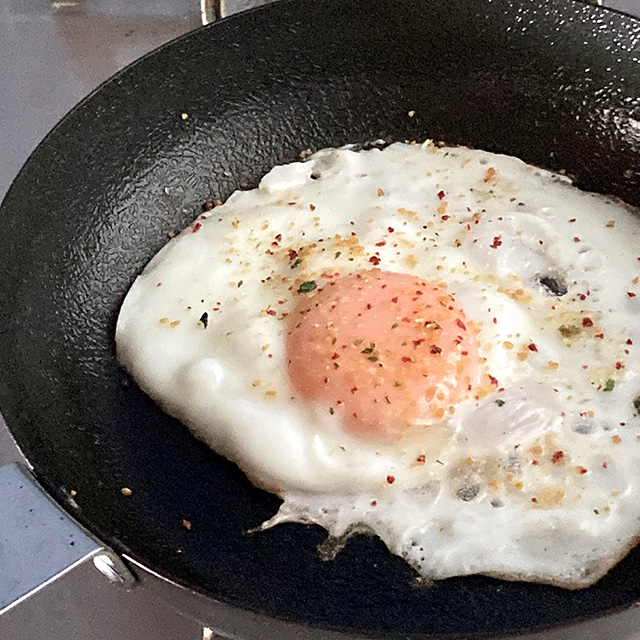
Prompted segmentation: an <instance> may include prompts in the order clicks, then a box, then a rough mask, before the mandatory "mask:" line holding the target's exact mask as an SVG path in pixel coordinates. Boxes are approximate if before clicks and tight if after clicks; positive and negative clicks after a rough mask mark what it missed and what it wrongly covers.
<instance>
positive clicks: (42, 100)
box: [0, 0, 640, 640]
mask: <svg viewBox="0 0 640 640" xmlns="http://www.w3.org/2000/svg"><path fill="white" fill-rule="evenodd" d="M271 1H273V0H136V1H131V0H56V1H53V0H2V2H0V59H1V60H2V63H1V64H0V88H1V89H0V114H1V119H0V200H2V198H3V197H4V195H5V193H6V191H7V189H8V188H9V185H10V184H11V182H12V180H13V179H14V177H15V176H16V174H17V173H18V171H19V169H20V167H21V166H22V164H23V163H24V162H25V161H26V159H27V158H28V156H29V155H30V153H31V152H32V151H33V150H34V149H35V147H36V145H37V144H38V143H39V142H40V140H41V139H42V138H43V137H44V136H45V135H46V133H47V132H48V131H49V130H50V129H51V128H52V127H53V126H54V125H55V124H56V123H57V122H58V121H59V120H60V118H62V116H64V115H65V113H67V111H69V110H70V109H71V108H72V107H73V106H74V105H75V104H76V103H77V102H79V101H80V100H81V99H82V98H83V97H85V96H86V95H87V94H89V93H90V92H91V91H92V90H93V89H95V88H96V87H97V86H98V85H99V84H100V83H102V82H103V81H104V80H106V79H107V78H108V77H109V76H111V75H113V74H114V73H115V72H116V71H118V70H119V69H122V68H123V67H124V66H126V65H127V64H129V63H130V62H132V61H134V60H135V59H137V58H139V57H140V56H142V55H144V54H145V53H147V52H149V51H151V50H153V49H155V48H156V47H158V46H160V45H162V44H164V43H165V42H168V41H169V40H172V39H173V38H176V37H177V36H179V35H181V34H183V33H186V32H187V31H190V30H192V29H195V28H196V27H198V26H200V25H202V24H207V23H208V22H211V21H214V20H215V19H216V18H217V17H220V16H224V15H229V14H231V13H235V12H237V11H242V10H244V9H247V8H250V7H254V6H259V5H262V4H267V3H268V2H271ZM599 4H604V5H605V6H608V7H612V8H615V9H619V10H622V11H626V12H627V13H631V14H635V15H638V16H640V0H606V1H605V2H603V3H599ZM20 461H21V456H20V452H19V451H18V450H17V448H16V447H15V445H14V443H13V441H12V439H11V436H10V435H9V433H8V431H7V429H6V426H5V425H4V424H3V423H2V419H1V418H0V465H4V464H7V463H11V462H20ZM1 569H2V558H1V557H0V572H1ZM0 579H2V576H1V575H0ZM43 591H44V593H49V594H50V595H47V596H46V597H44V598H42V597H41V603H42V609H41V611H43V612H46V616H45V615H43V616H36V617H29V618H28V619H25V616H22V619H19V618H18V617H16V620H14V624H12V625H10V626H9V627H4V628H3V627H2V622H1V620H0V636H1V637H2V638H7V640H26V639H27V638H28V639H29V640H44V639H45V638H46V639H47V640H72V639H74V638H83V639H84V638H86V639H90V640H128V639H130V638H136V639H137V640H150V639H152V638H153V639H154V640H200V639H203V640H208V639H211V638H215V637H219V636H216V635H215V634H214V633H213V632H212V631H211V630H210V629H208V627H206V626H203V624H202V623H200V622H199V621H198V618H199V616H198V615H197V612H196V611H195V610H194V609H191V610H189V607H182V608H181V612H180V613H178V611H177V610H174V609H173V608H172V607H171V606H169V605H168V604H167V601H166V600H164V599H162V593H161V592H162V590H160V591H158V590H157V589H156V590H153V589H149V588H146V586H145V584H142V585H141V586H138V587H136V588H134V589H132V590H131V591H127V590H126V589H117V588H114V587H113V586H112V585H111V584H108V583H107V582H106V581H101V580H95V579H94V576H91V575H89V574H87V573H86V572H83V571H79V572H76V576H75V578H74V579H72V580H66V582H65V587H64V589H57V590H56V589H51V590H49V589H45V590H43ZM159 593H160V595H159ZM178 608H180V605H178ZM17 609H19V608H17ZM627 627H629V625H627ZM631 628H633V625H631ZM7 629H9V631H7ZM636 629H640V618H639V622H638V626H637V627H636ZM624 633H625V635H624V636H622V635H621V633H620V632H618V631H616V630H613V629H610V627H608V626H607V624H598V623H596V624H595V625H594V626H592V627H589V628H586V629H585V630H584V635H583V637H584V638H585V640H601V639H602V640H609V639H610V638H613V637H614V635H615V637H616V640H640V631H639V632H638V633H637V634H636V633H635V632H633V631H631V632H624ZM7 634H9V635H7ZM228 637H238V638H239V637H241V635H235V634H234V635H232V636H228ZM264 637H265V640H267V637H269V639H271V636H270V635H269V634H268V631H267V630H266V629H265V634H264ZM300 637H301V638H302V636H300ZM546 637H547V636H545V635H544V634H543V635H539V634H536V636H535V638H536V639H538V640H542V638H546ZM548 637H549V638H551V637H553V639H554V640H556V639H557V640H563V638H565V637H566V638H569V636H568V635H566V636H565V635H564V634H563V633H562V632H560V634H558V633H553V634H549V636H548ZM273 640H277V639H276V638H275V637H273Z"/></svg>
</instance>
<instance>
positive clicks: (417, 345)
mask: <svg viewBox="0 0 640 640" xmlns="http://www.w3.org/2000/svg"><path fill="white" fill-rule="evenodd" d="M424 341H425V338H420V339H418V340H414V341H413V346H414V347H419V346H420V345H421V344H422V343H423V342H424Z"/></svg>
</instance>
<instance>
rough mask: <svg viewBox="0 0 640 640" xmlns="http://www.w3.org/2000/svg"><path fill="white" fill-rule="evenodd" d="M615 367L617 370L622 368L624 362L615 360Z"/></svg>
mask: <svg viewBox="0 0 640 640" xmlns="http://www.w3.org/2000/svg"><path fill="white" fill-rule="evenodd" d="M616 369H618V371H619V370H620V369H624V362H616Z"/></svg>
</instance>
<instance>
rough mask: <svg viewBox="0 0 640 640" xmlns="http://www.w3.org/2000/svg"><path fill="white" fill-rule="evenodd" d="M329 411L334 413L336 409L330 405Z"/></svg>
mask: <svg viewBox="0 0 640 640" xmlns="http://www.w3.org/2000/svg"><path fill="white" fill-rule="evenodd" d="M329 413H330V414H331V415H333V414H334V413H335V410H334V409H333V407H329Z"/></svg>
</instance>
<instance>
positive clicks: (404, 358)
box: [402, 356, 412, 362]
mask: <svg viewBox="0 0 640 640" xmlns="http://www.w3.org/2000/svg"><path fill="white" fill-rule="evenodd" d="M411 361H412V358H411V356H402V362H411Z"/></svg>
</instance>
